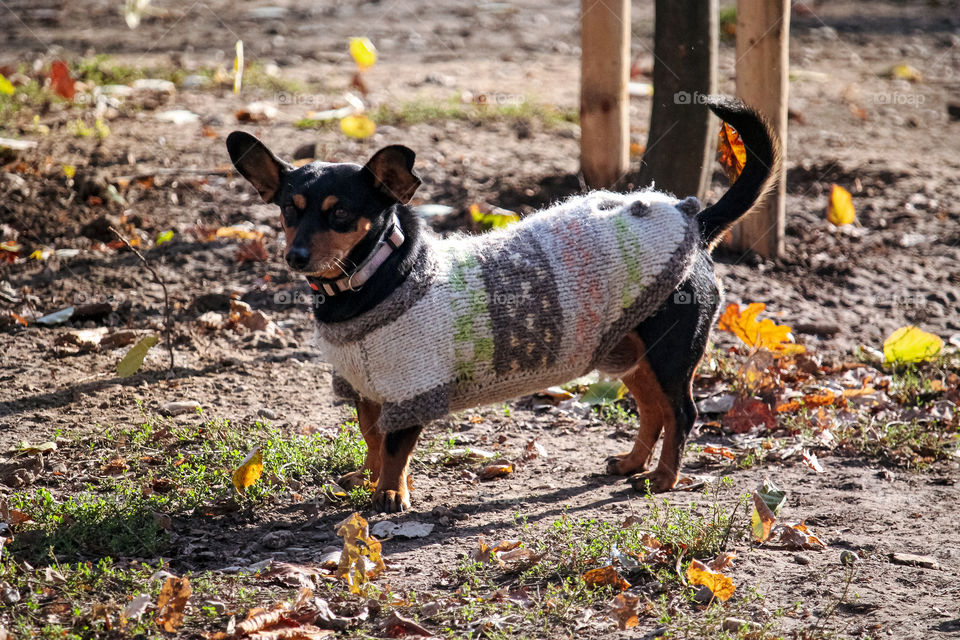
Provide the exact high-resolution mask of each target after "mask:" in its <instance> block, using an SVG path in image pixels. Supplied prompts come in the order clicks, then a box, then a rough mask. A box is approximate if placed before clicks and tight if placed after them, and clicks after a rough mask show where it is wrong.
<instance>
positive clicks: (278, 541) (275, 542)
mask: <svg viewBox="0 0 960 640" xmlns="http://www.w3.org/2000/svg"><path fill="white" fill-rule="evenodd" d="M293 539H294V535H293V532H292V531H287V530H286V529H281V530H280V531H271V532H270V533H268V534H267V535H265V536H263V538H261V539H260V544H262V545H263V546H265V547H266V548H268V549H273V550H275V551H276V550H279V549H284V548H286V547H289V546H290V543H292V542H293Z"/></svg>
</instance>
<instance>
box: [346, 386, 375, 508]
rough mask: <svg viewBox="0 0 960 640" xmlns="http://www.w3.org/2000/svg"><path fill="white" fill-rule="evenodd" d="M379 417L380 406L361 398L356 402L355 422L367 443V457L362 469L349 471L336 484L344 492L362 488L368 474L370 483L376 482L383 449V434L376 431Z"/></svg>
mask: <svg viewBox="0 0 960 640" xmlns="http://www.w3.org/2000/svg"><path fill="white" fill-rule="evenodd" d="M379 417H380V405H379V404H377V403H376V402H373V401H371V400H364V399H363V398H361V399H359V400H357V422H358V423H359V424H360V433H362V434H363V441H364V442H366V443H367V455H366V458H365V459H364V461H363V468H362V469H360V470H359V471H351V472H350V473H347V474H345V475H343V476H341V477H340V479H339V480H337V484H339V485H340V486H341V487H343V488H344V489H346V490H348V491H349V490H350V489H355V488H356V487H359V486H362V485H363V482H364V480H365V479H366V478H365V477H364V476H365V474H366V473H367V472H369V473H370V481H371V482H374V483H375V482H376V481H377V480H378V479H379V477H380V450H381V449H382V448H383V433H382V432H381V431H380V430H379V429H377V419H378V418H379Z"/></svg>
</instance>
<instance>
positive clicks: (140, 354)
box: [117, 336, 159, 378]
mask: <svg viewBox="0 0 960 640" xmlns="http://www.w3.org/2000/svg"><path fill="white" fill-rule="evenodd" d="M157 340H159V338H157V336H147V337H146V338H144V339H142V340H141V341H140V342H138V343H137V344H135V345H133V346H132V347H130V351H127V355H125V356H123V359H122V360H120V362H118V363H117V376H118V377H120V378H127V377H129V376H132V375H133V374H135V373H136V372H137V371H139V370H140V367H142V366H143V359H144V358H146V357H147V351H149V350H150V347H152V346H153V345H155V344H157Z"/></svg>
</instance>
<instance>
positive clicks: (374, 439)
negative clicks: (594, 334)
mask: <svg viewBox="0 0 960 640" xmlns="http://www.w3.org/2000/svg"><path fill="white" fill-rule="evenodd" d="M709 106H710V108H711V109H712V110H713V111H714V112H715V113H716V114H717V115H718V116H719V117H720V118H721V119H723V120H724V121H726V122H728V123H729V124H730V125H731V126H733V127H734V128H735V129H736V130H737V131H738V132H739V134H740V136H741V139H742V140H743V142H744V145H745V147H746V150H747V162H746V166H745V168H744V170H743V172H742V173H741V175H740V176H739V178H738V179H737V181H736V182H735V183H734V184H733V186H732V187H731V188H730V190H729V191H727V193H726V194H724V196H723V197H722V198H721V199H720V200H719V201H718V202H717V203H716V204H714V205H713V206H710V207H708V208H706V209H704V210H703V211H700V212H699V213H697V212H696V211H692V212H687V213H686V214H685V215H687V216H688V217H687V219H688V220H693V218H690V217H689V216H691V215H695V222H694V223H691V225H690V228H692V229H694V231H693V232H692V237H694V240H695V247H693V244H691V247H693V248H692V249H691V250H690V251H688V253H692V254H693V256H692V258H690V259H691V260H692V266H689V264H688V265H687V270H686V271H684V272H683V274H684V275H683V276H681V277H682V278H683V279H682V281H681V280H680V277H678V279H677V282H679V285H678V286H676V289H675V290H674V291H673V293H672V295H662V296H661V298H660V299H658V300H657V301H656V305H659V306H655V307H653V308H652V309H651V312H650V313H647V314H646V315H645V316H643V319H642V321H640V322H639V323H638V324H636V325H633V324H631V325H629V326H628V327H626V331H625V332H624V335H623V337H622V338H618V341H617V342H616V344H615V346H614V348H613V349H608V350H607V351H606V352H605V353H604V354H603V362H607V363H609V362H619V363H621V365H620V366H617V367H612V369H615V370H616V373H617V375H619V376H620V377H621V379H622V380H623V382H624V384H625V385H626V386H627V388H628V389H629V390H630V392H631V394H632V395H633V397H634V399H635V400H636V403H637V409H638V412H639V415H640V425H641V426H640V431H639V434H638V435H637V439H636V442H635V443H634V446H633V450H632V451H630V452H629V453H626V454H623V455H619V456H616V457H614V458H611V459H610V460H609V461H608V464H607V469H608V472H609V473H612V474H617V475H625V476H630V481H631V483H632V484H633V485H634V487H636V488H638V489H645V488H648V487H649V488H650V489H651V490H653V491H665V490H669V489H671V488H672V487H673V486H674V485H675V484H676V482H677V478H678V474H679V466H680V459H681V455H682V452H683V447H684V443H685V441H686V438H687V436H688V434H689V432H690V430H691V428H692V427H693V424H694V421H695V419H696V415H697V413H696V407H695V405H694V402H693V398H692V395H691V382H692V378H693V375H694V371H695V369H696V367H697V365H698V363H699V361H700V359H701V357H702V356H703V353H704V349H705V348H706V345H707V339H708V337H709V333H710V328H711V327H712V325H713V323H714V322H715V320H716V315H717V310H718V308H719V305H720V287H719V285H718V283H717V281H716V279H715V277H714V269H713V262H712V259H711V256H710V252H711V249H712V248H713V247H714V245H715V244H716V243H717V242H718V240H719V239H720V237H721V236H722V234H723V233H724V232H725V231H726V230H727V229H728V228H729V227H730V226H731V225H732V224H733V223H734V222H736V220H737V219H739V218H740V217H741V216H743V215H745V214H746V213H747V212H748V211H749V210H750V209H751V208H752V207H753V206H754V205H755V204H756V203H757V201H758V200H759V199H760V198H761V197H762V196H763V195H764V193H765V190H766V189H767V187H768V186H769V184H770V183H771V182H772V178H773V177H774V176H775V175H777V173H778V172H779V170H780V151H779V148H780V146H779V141H778V140H777V138H776V137H775V135H774V134H773V133H772V131H771V130H770V128H769V126H767V124H766V123H765V122H764V120H763V118H762V117H761V116H759V115H758V114H757V113H756V112H755V111H753V110H752V109H750V108H749V107H746V106H744V105H743V104H742V103H740V102H737V101H735V100H730V99H723V98H717V99H714V100H712V101H711V103H710V104H709ZM227 149H228V151H229V153H230V157H231V159H232V161H233V163H234V165H235V166H236V168H237V169H238V170H239V172H240V173H241V174H242V175H243V176H244V177H245V178H246V179H247V180H249V181H250V183H251V184H253V186H254V187H255V188H256V189H257V191H258V192H259V193H260V197H261V198H263V200H264V201H265V202H267V203H271V204H276V205H278V206H279V207H280V210H281V224H282V227H283V230H284V234H285V236H286V261H287V263H288V264H289V266H290V268H291V269H293V270H295V271H297V272H299V273H301V274H303V275H305V276H306V277H307V279H308V281H309V282H310V285H311V287H313V288H314V290H315V291H317V292H318V296H317V297H318V298H319V299H321V300H322V303H320V302H319V301H318V302H317V303H316V304H314V315H315V316H316V320H317V322H318V323H320V328H321V330H322V331H323V330H329V331H333V332H335V331H336V330H337V328H338V327H342V326H353V325H351V323H355V321H356V320H357V319H358V318H360V319H362V318H365V317H371V316H376V315H377V314H379V313H381V311H382V309H383V307H387V306H390V305H395V304H396V298H397V296H396V295H394V296H391V294H393V293H394V292H395V291H398V290H400V289H401V288H403V287H408V286H409V284H408V283H409V282H411V281H419V280H422V279H424V275H423V274H422V273H421V272H420V271H421V270H423V269H425V267H424V266H423V265H424V263H423V260H422V259H421V258H422V255H423V253H424V251H423V250H422V249H423V247H424V246H425V245H427V244H429V243H430V242H432V240H430V237H429V232H427V231H426V230H425V229H424V225H423V223H422V222H421V221H420V220H419V219H418V218H417V216H416V215H415V214H414V213H413V212H411V211H410V209H409V208H408V207H407V206H406V204H407V203H408V202H409V200H410V198H411V197H412V196H413V194H414V192H415V191H416V189H417V188H418V187H419V185H420V179H419V178H418V177H417V175H416V174H415V173H414V172H413V163H414V153H413V152H412V151H410V150H409V149H407V148H406V147H402V146H389V147H386V148H384V149H381V150H380V151H378V152H377V153H376V154H374V156H373V157H372V158H371V159H370V161H369V162H367V164H366V165H364V166H359V165H355V164H347V163H342V164H331V163H323V162H314V163H311V164H308V165H305V166H302V167H300V168H294V167H292V166H291V165H289V164H287V163H285V162H283V161H282V160H279V159H278V158H277V157H276V156H275V155H274V154H273V153H271V152H270V151H269V150H268V149H267V147H266V146H264V144H263V143H261V142H260V141H259V140H257V139H256V138H255V137H253V136H251V135H249V134H247V133H244V132H240V131H237V132H234V133H232V134H230V136H229V137H228V138H227ZM684 202H686V203H688V204H689V202H690V200H687V201H684ZM680 208H684V209H688V208H689V206H687V207H680ZM696 236H699V237H696ZM688 257H689V256H688ZM493 273H496V272H495V271H493ZM485 277H489V273H485ZM673 286H675V285H673V284H671V287H673ZM528 288H529V287H528ZM532 293H533V296H537V294H538V292H537V291H536V290H534V291H533V292H532ZM544 308H546V304H544ZM653 309H655V310H653ZM361 324H362V323H361ZM528 324H529V322H528ZM548 324H549V323H548ZM551 326H552V325H551ZM630 327H633V328H632V330H630ZM533 330H534V331H536V330H537V328H536V327H533ZM539 330H540V331H542V332H547V331H548V328H547V327H541V328H540V329H539ZM549 330H550V331H552V329H549ZM384 331H389V325H388V326H387V327H386V328H385V329H384ZM511 339H512V340H513V344H514V347H513V348H516V349H517V350H518V351H522V350H523V349H524V348H525V345H524V344H521V343H517V340H516V337H515V336H513V337H512V338H511ZM478 345H481V342H479V341H477V342H475V346H477V348H479V346H478ZM526 346H529V345H526ZM402 347H403V345H400V348H402ZM498 348H500V347H498ZM528 351H529V349H528ZM428 355H429V354H428ZM514 362H515V361H514ZM591 362H593V361H591ZM623 363H626V364H625V365H624V364H623ZM403 366H404V364H403V362H399V361H398V363H397V367H403ZM594 366H599V365H597V364H596V363H594ZM335 373H336V372H335ZM391 373H393V372H391ZM403 373H404V372H401V374H403ZM406 374H407V375H409V376H415V375H417V374H418V372H417V371H414V370H410V371H407V372H406ZM342 375H346V374H342ZM463 375H466V374H463ZM458 376H459V374H458ZM457 380H463V378H462V376H459V377H458V378H457ZM336 381H337V378H336V376H335V383H336ZM374 383H375V381H374ZM371 388H372V387H371ZM349 391H350V392H351V393H352V395H353V396H354V399H355V401H356V406H357V415H358V419H359V423H360V428H361V431H362V432H363V436H364V439H365V440H366V443H367V447H368V450H367V456H366V462H365V465H364V471H365V472H369V474H370V477H371V479H372V480H373V481H375V482H376V483H377V488H376V492H375V493H374V498H373V502H374V507H375V508H377V509H380V510H385V511H399V510H402V509H404V508H408V507H409V504H410V502H409V497H408V490H407V466H408V461H409V458H410V455H411V452H412V451H413V448H414V446H415V445H416V442H417V440H418V438H419V435H420V432H421V430H422V428H423V422H425V421H427V420H429V419H432V418H435V417H437V416H436V415H429V416H425V417H424V418H423V420H422V421H420V422H419V423H414V424H412V426H408V425H410V424H411V420H409V417H410V416H409V414H410V411H409V410H408V411H407V414H408V415H406V416H405V418H408V420H407V422H402V423H397V422H390V420H388V419H387V413H388V411H387V407H386V405H384V404H383V403H382V402H377V401H374V400H371V399H369V396H367V397H365V394H364V393H363V389H350V390H349ZM516 391H524V390H522V389H519V388H518V389H516ZM514 395H515V394H514ZM432 399H436V398H432ZM382 405H383V406H382ZM412 406H415V405H412ZM390 409H391V410H395V409H396V407H390ZM391 419H392V418H391ZM416 420H417V418H416V417H414V418H413V419H412V421H414V422H415V421H416ZM391 424H392V425H393V426H390V425H391ZM661 433H662V434H663V447H662V453H661V456H660V461H659V464H658V465H657V467H656V468H655V469H653V470H649V467H650V463H651V458H652V454H653V450H654V446H655V444H656V443H657V441H658V439H659V437H660V434H661ZM363 473H364V472H358V473H356V474H352V476H351V477H348V478H346V479H344V482H347V483H350V482H352V481H356V480H358V479H361V478H362V477H363V476H362V474H363Z"/></svg>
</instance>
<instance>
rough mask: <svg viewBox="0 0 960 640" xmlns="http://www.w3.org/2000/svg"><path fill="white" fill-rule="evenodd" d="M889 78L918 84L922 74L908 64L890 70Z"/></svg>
mask: <svg viewBox="0 0 960 640" xmlns="http://www.w3.org/2000/svg"><path fill="white" fill-rule="evenodd" d="M890 76H891V77H893V78H896V79H898V80H908V81H909V82H920V81H921V80H922V79H923V74H922V73H920V70H919V69H917V68H916V67H914V66H911V65H909V64H898V65H897V66H895V67H893V68H892V69H890Z"/></svg>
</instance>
